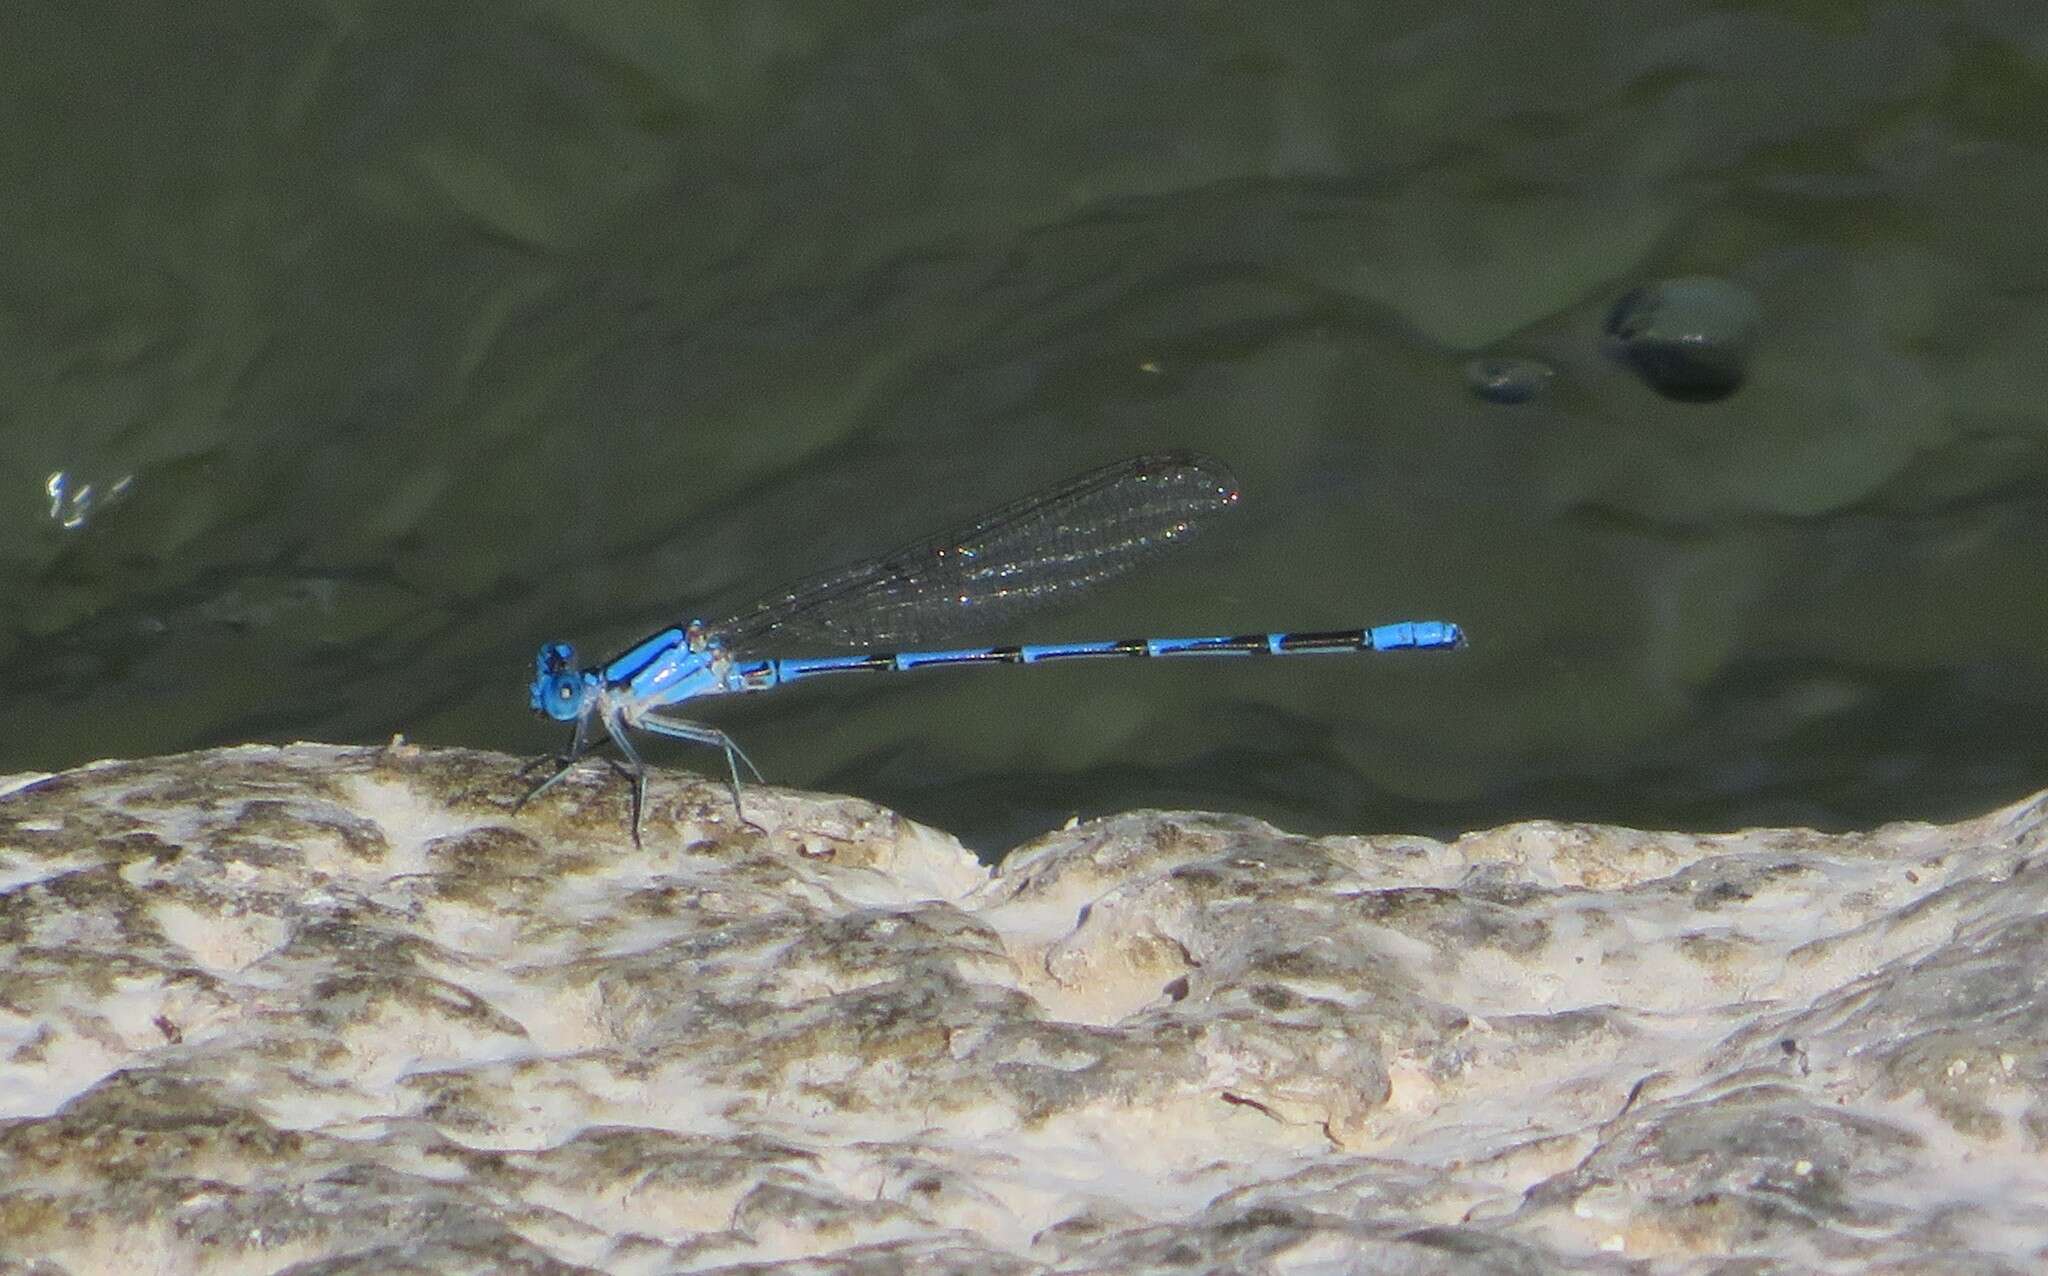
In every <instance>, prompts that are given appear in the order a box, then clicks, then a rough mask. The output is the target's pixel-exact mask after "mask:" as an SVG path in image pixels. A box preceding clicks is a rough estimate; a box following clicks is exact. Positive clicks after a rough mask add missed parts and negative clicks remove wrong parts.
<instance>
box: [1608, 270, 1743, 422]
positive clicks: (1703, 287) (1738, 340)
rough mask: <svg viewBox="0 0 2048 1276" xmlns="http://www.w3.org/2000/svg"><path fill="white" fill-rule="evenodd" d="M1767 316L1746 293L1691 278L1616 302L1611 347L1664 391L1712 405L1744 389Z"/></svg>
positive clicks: (1610, 325) (1724, 282)
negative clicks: (1760, 323) (1763, 316)
mask: <svg viewBox="0 0 2048 1276" xmlns="http://www.w3.org/2000/svg"><path fill="white" fill-rule="evenodd" d="M1760 313H1761V312H1760V310H1759V308H1758V306H1757V303H1756V298H1755V297H1753V296H1751V295H1750V293H1749V291H1748V290H1747V289H1745V288H1741V287H1738V286H1737V285H1735V284H1731V283H1729V282H1728V281H1727V280H1725V279H1714V278H1710V277H1708V276H1705V275H1686V276H1682V277H1680V278H1677V279H1660V280H1658V281H1657V282H1655V283H1648V284H1644V285H1643V286H1642V287H1640V288H1636V289H1634V290H1633V291H1631V292H1629V293H1628V294H1627V295H1626V296H1624V297H1622V298H1621V300H1619V301H1617V302H1615V303H1614V306H1613V308H1611V309H1610V310H1608V312H1607V322H1606V324H1605V325H1604V327H1605V331H1606V333H1607V340H1608V349H1609V352H1610V353H1611V354H1613V355H1614V357H1615V358H1617V359H1620V360H1621V361H1622V362H1623V363H1626V364H1627V365H1628V366H1629V367H1631V368H1633V369H1634V370H1635V373H1636V375H1637V376H1639V377H1641V378H1642V379H1643V382H1644V384H1646V385H1648V386H1649V387H1650V388H1651V389H1653V390H1655V391H1656V392H1657V393H1659V394H1661V395H1663V396H1664V397H1665V398H1667V399H1676V400H1678V401H1680V402H1682V403H1711V402H1713V401H1714V400H1716V399H1725V398H1727V397H1728V396H1729V395H1731V394H1733V393H1735V391H1736V390H1738V389H1740V388H1741V386H1742V379H1743V377H1744V376H1745V375H1746V374H1747V372H1748V370H1749V356H1750V350H1751V346H1752V344H1753V342H1754V340H1755V337H1756V327H1757V320H1758V318H1759V315H1760Z"/></svg>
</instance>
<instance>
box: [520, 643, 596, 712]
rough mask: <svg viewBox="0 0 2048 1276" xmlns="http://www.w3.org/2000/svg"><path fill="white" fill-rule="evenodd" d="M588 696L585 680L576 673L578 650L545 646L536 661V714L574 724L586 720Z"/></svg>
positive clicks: (558, 646) (556, 645) (562, 646)
mask: <svg viewBox="0 0 2048 1276" xmlns="http://www.w3.org/2000/svg"><path fill="white" fill-rule="evenodd" d="M586 694H587V689H586V683H585V679H584V677H583V675H582V674H581V673H579V672H577V669H576V649H575V648H574V647H571V646H570V645H569V644H568V643H566V642H550V643H543V644H542V645H541V649H540V653H539V654H538V655H536V656H535V657H534V658H533V694H532V697H531V703H532V704H533V709H534V712H536V713H545V714H546V715H548V716H549V717H550V718H554V719H555V720H557V721H559V722H574V721H575V720H576V719H578V718H580V717H582V716H583V701H584V697H585V695H586Z"/></svg>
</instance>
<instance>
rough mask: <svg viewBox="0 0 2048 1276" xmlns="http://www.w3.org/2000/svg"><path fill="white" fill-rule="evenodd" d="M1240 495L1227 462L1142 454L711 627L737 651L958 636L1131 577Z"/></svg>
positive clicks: (829, 574)
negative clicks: (1125, 575) (1137, 568)
mask: <svg viewBox="0 0 2048 1276" xmlns="http://www.w3.org/2000/svg"><path fill="white" fill-rule="evenodd" d="M1237 503H1238V488H1237V480H1236V479H1235V478H1234V477H1232V475H1231V473H1230V471H1229V470H1228V469H1226V468H1225V467H1224V465H1223V464H1222V462H1220V461H1217V460H1214V459H1213V458H1210V457H1206V456H1202V455H1200V454H1199V453H1196V452H1188V451H1175V452H1155V453H1150V454H1148V455H1145V456H1139V457H1133V458H1131V459H1130V460H1127V461H1119V462H1117V463H1116V464H1114V465H1106V466H1104V467H1102V468H1101V469H1098V470H1090V471H1089V472H1088V473H1086V474H1082V475H1079V476H1077V477H1075V478H1072V479H1069V480H1067V481H1066V482H1064V483H1060V484H1058V485H1056V486H1053V487H1050V488H1047V489H1046V490H1045V491H1042V492H1039V493H1037V494H1035V495H1032V496H1027V497H1025V498H1023V499H1022V500H1019V501H1015V502H1012V503H1011V504H1009V505H1005V506H1003V507H1002V508H1001V509H998V510H996V511H994V512H993V513H991V514H988V515H986V516H984V517H982V518H980V519H977V520H975V521H974V522H972V523H969V524H967V525H966V526H964V527H958V528H954V529H952V530H950V531H946V532H942V533H940V534H938V535H936V536H928V537H925V538H923V539H921V540H917V541H913V542H912V543H910V544H908V545H905V546H903V547H902V548H900V549H897V550H894V551H892V552H890V553H887V554H884V555H882V556H881V557H879V558H874V559H870V560H868V561H866V562H861V563H855V564H853V565H852V566H849V567H843V568H840V569H838V570H836V571H831V572H827V573H825V574H823V575H821V576H816V577H813V578H811V579H810V580H806V581H802V582H800V583H798V584H797V585H795V586H793V587H791V588H790V589H787V590H785V591H783V592H781V593H778V594H774V595H771V596H770V597H768V598H764V599H762V600H761V601H760V602H758V603H756V604H754V605H753V606H751V607H749V608H747V609H746V610H744V611H742V612H740V613H739V614H737V615H735V616H733V617H732V618H731V619H729V620H727V621H725V622H724V623H723V624H719V625H714V626H712V627H711V632H712V633H714V634H717V635H719V636H721V637H723V638H724V639H725V642H726V645H727V646H728V648H729V649H731V650H733V651H735V652H758V651H760V650H761V649H763V648H764V647H768V646H774V647H781V646H784V645H786V644H790V643H814V644H830V645H832V646H838V647H897V646H903V645H906V644H908V645H917V644H924V643H931V642H939V641H944V640H947V639H950V638H957V637H960V636H962V635H964V634H968V633H971V632H974V631H976V630H980V629H985V628H987V627H988V626H991V625H996V624H1000V623H1002V622H1004V621H1007V620H1009V619H1011V618H1012V617H1015V616H1019V615H1022V614H1024V613H1026V612H1030V611H1036V610H1038V609H1039V608H1042V607H1049V606H1053V605H1055V604H1058V603H1062V602H1065V601H1066V600H1068V599H1069V598H1072V597H1073V596H1074V595H1075V594H1077V593H1079V592H1080V591H1082V590H1084V589H1087V588H1088V587H1090V586H1092V585H1096V584H1099V583H1101V582H1102V581H1105V580H1108V579H1110V578H1111V577H1113V576H1120V575H1122V574H1123V573H1124V572H1126V571H1129V570H1130V569H1131V568H1133V567H1135V566H1137V565H1138V564H1140V563H1142V562H1145V561H1146V560H1148V559H1150V558H1152V557H1154V556H1155V555H1157V554H1158V553H1160V552H1161V551H1163V550H1165V549H1168V548H1170V547H1171V546H1174V545H1178V544H1180V543H1181V542H1183V541H1186V540H1187V539H1189V538H1190V537H1192V536H1193V535H1195V533H1196V532H1197V531H1199V530H1200V529H1201V528H1202V527H1203V526H1205V525H1206V524H1207V523H1208V522H1210V521H1211V520H1212V519H1214V518H1215V517H1216V516H1217V515H1219V514H1221V513H1223V512H1224V511H1226V510H1229V509H1231V508H1232V507H1233V506H1235V505H1236V504H1237Z"/></svg>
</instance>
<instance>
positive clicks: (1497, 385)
mask: <svg viewBox="0 0 2048 1276" xmlns="http://www.w3.org/2000/svg"><path fill="white" fill-rule="evenodd" d="M1556 375H1557V374H1556V373H1555V372H1553V371H1551V369H1550V365H1549V364H1547V363H1542V362H1539V361H1538V360H1535V359H1500V358H1485V359H1474V360H1473V361H1472V362H1470V363H1468V364H1466V365H1465V383H1466V384H1467V385H1469V386H1471V387H1472V393H1474V394H1476V395H1478V396H1479V397H1480V398H1482V399H1484V400H1486V401H1487V402H1488V403H1527V402H1528V401H1529V400H1531V399H1533V398H1535V397H1536V396H1537V395H1539V394H1541V393H1543V390H1544V387H1546V386H1548V385H1549V384H1550V379H1551V378H1552V377H1554V376H1556Z"/></svg>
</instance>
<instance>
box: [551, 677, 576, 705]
mask: <svg viewBox="0 0 2048 1276" xmlns="http://www.w3.org/2000/svg"><path fill="white" fill-rule="evenodd" d="M555 699H557V700H559V701H561V702H562V703H563V704H573V703H575V700H576V680H575V679H574V678H557V679H555Z"/></svg>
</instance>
